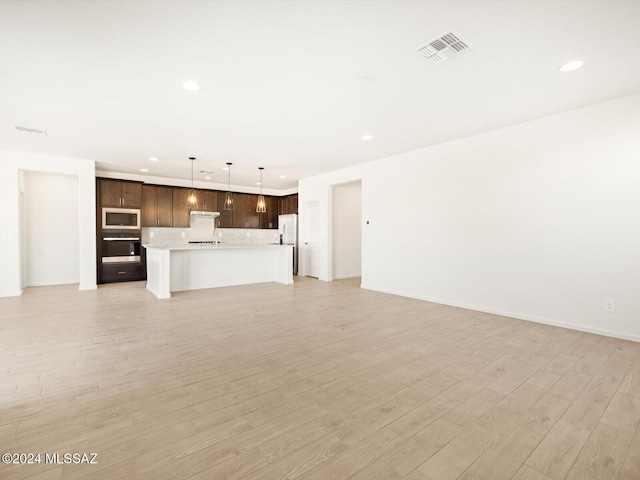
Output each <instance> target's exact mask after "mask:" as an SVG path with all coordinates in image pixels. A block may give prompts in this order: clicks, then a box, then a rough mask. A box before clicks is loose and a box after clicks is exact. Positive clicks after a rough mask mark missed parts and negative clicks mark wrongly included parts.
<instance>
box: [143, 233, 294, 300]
mask: <svg viewBox="0 0 640 480" xmlns="http://www.w3.org/2000/svg"><path fill="white" fill-rule="evenodd" d="M143 246H144V247H145V248H146V249H147V289H148V290H149V291H150V292H151V293H153V294H154V295H155V296H156V297H158V298H160V299H164V298H170V297H171V292H180V291H184V290H198V289H202V288H215V287H226V286H231V285H246V284H250V283H264V282H279V283H284V284H292V283H293V245H216V244H196V245H194V244H179V245H143Z"/></svg>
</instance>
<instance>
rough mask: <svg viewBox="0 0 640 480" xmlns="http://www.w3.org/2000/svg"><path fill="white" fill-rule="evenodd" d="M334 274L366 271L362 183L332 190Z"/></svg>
mask: <svg viewBox="0 0 640 480" xmlns="http://www.w3.org/2000/svg"><path fill="white" fill-rule="evenodd" d="M332 195H333V196H332V222H333V224H332V226H333V232H332V233H333V243H332V249H331V256H332V263H333V265H332V266H333V269H332V275H331V277H332V278H333V279H334V280H335V279H340V278H353V277H359V276H360V275H361V274H362V183H361V182H351V183H346V184H344V185H336V186H335V187H333V192H332Z"/></svg>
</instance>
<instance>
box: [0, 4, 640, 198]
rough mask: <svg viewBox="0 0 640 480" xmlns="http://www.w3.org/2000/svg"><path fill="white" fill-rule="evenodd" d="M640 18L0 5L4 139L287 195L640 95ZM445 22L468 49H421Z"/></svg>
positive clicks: (592, 13)
mask: <svg viewBox="0 0 640 480" xmlns="http://www.w3.org/2000/svg"><path fill="white" fill-rule="evenodd" d="M638 25H640V2H638V1H610V0H607V1H591V2H582V1H550V2H545V1H535V2H534V1H523V2H516V1H496V2H493V1H491V2H484V1H475V0H474V1H445V2H435V1H365V0H359V1H295V2H294V1H283V2H271V1H229V2H222V1H216V2H213V1H211V2H206V1H194V2H188V1H178V2H135V1H129V2H95V1H92V2H85V1H82V2H63V1H55V2H53V1H52V2H39V1H34V2H29V1H19V2H12V1H2V2H0V72H1V73H0V148H4V149H9V150H21V151H33V152H42V153H48V154H54V155H63V156H71V157H79V158H87V159H92V160H95V161H97V162H98V164H97V168H98V169H100V170H105V171H110V172H123V173H128V174H131V173H140V168H148V169H149V170H150V172H149V174H148V175H153V176H160V177H171V178H189V177H190V170H189V168H190V165H189V161H188V160H187V157H189V156H195V157H197V158H198V160H197V161H196V165H195V169H196V178H197V179H202V178H203V175H202V174H200V173H199V171H200V170H211V171H213V172H214V175H213V177H214V178H213V180H212V181H213V182H216V183H225V182H226V173H225V172H223V171H222V170H221V167H222V166H224V163H225V162H228V161H230V162H234V166H233V170H232V183H233V184H236V185H246V186H254V187H255V184H256V181H257V179H258V170H257V167H258V166H264V167H265V171H264V186H265V187H266V188H270V189H287V188H291V187H295V185H296V182H297V180H298V179H300V178H304V177H306V176H309V175H313V174H316V173H320V172H324V171H329V170H333V169H337V168H340V167H345V166H348V165H353V164H357V163H361V162H366V161H369V160H374V159H377V158H382V157H386V156H389V155H392V154H396V153H400V152H404V151H408V150H413V149H416V148H420V147H425V146H428V145H433V144H436V143H441V142H445V141H448V140H452V139H455V138H460V137H464V136H468V135H473V134H476V133H480V132H484V131H488V130H492V129H495V128H499V127H502V126H506V125H510V124H514V123H518V122H523V121H527V120H530V119H534V118H537V117H541V116H545V115H549V114H552V113H556V112H561V111H564V110H568V109H571V108H575V107H579V106H582V105H587V104H591V103H595V102H599V101H603V100H607V99H610V98H614V97H619V96H623V95H628V94H632V93H635V92H638V91H640V62H639V61H638V59H639V58H640V28H638ZM450 28H454V29H456V30H457V31H458V32H460V33H461V34H462V35H463V36H465V37H466V38H467V39H468V40H469V41H470V42H472V43H473V45H474V47H475V48H473V49H471V50H469V51H467V52H465V53H464V54H462V55H460V56H459V57H457V58H455V59H453V60H451V61H449V62H446V63H443V64H440V65H434V64H431V63H430V62H428V61H427V60H425V59H424V58H423V57H421V56H420V55H418V54H417V53H415V52H414V51H413V49H414V48H416V47H418V46H420V45H421V44H423V43H424V42H426V41H428V40H430V39H431V38H433V37H435V36H436V35H438V34H440V33H442V32H444V31H446V30H448V29H450ZM575 58H579V59H582V60H584V61H585V66H584V67H583V68H582V69H580V70H577V71H575V72H573V73H561V72H559V71H558V67H559V66H560V65H562V64H563V63H565V62H567V61H568V60H571V59H575ZM365 72H371V73H373V74H375V80H373V81H371V82H364V81H362V80H361V78H360V76H361V74H362V73H365ZM189 79H191V80H195V81H197V82H198V83H199V84H200V85H201V87H202V89H201V91H200V92H197V93H193V92H188V91H186V90H184V89H183V88H182V87H181V84H182V82H183V81H185V80H189ZM14 125H24V126H28V127H35V128H42V129H45V130H47V131H48V134H49V135H48V136H47V137H40V136H37V135H33V134H28V133H19V132H17V131H15V130H14V128H13V126H14ZM365 133H370V134H371V135H373V136H374V139H373V140H371V141H368V142H365V141H363V140H362V139H361V137H362V135H363V134H365ZM151 156H154V157H159V158H160V161H159V162H156V163H152V162H150V161H149V160H148V159H149V157H151ZM398 167H399V168H401V165H399V166H398ZM279 175H286V177H287V178H286V179H284V180H283V179H280V178H279Z"/></svg>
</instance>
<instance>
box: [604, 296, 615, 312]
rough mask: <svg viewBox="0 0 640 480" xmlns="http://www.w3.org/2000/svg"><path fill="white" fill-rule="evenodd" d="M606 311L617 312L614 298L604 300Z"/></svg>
mask: <svg viewBox="0 0 640 480" xmlns="http://www.w3.org/2000/svg"><path fill="white" fill-rule="evenodd" d="M604 311H605V312H609V313H614V312H615V311H616V301H615V300H614V299H613V298H605V299H604Z"/></svg>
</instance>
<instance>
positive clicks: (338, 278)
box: [333, 273, 362, 280]
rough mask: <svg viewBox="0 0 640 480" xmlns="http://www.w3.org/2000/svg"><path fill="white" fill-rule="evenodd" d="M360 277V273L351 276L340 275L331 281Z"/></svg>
mask: <svg viewBox="0 0 640 480" xmlns="http://www.w3.org/2000/svg"><path fill="white" fill-rule="evenodd" d="M361 276H362V274H361V273H354V274H353V275H341V276H339V277H333V280H346V279H347V278H358V277H361Z"/></svg>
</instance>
